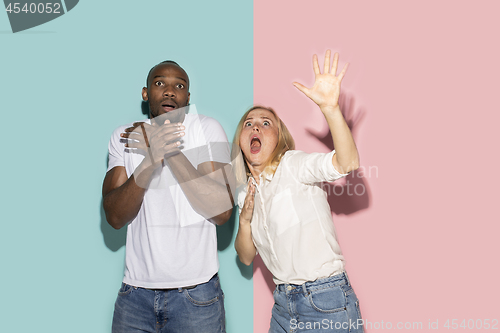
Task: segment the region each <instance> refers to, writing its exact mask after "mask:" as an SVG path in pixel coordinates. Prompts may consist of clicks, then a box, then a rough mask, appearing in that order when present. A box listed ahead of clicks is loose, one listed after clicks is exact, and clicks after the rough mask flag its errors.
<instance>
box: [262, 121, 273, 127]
mask: <svg viewBox="0 0 500 333" xmlns="http://www.w3.org/2000/svg"><path fill="white" fill-rule="evenodd" d="M262 124H263V125H264V126H269V125H271V124H270V123H269V122H268V121H264V122H263V123H262Z"/></svg>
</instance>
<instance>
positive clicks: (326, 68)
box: [323, 50, 337, 74]
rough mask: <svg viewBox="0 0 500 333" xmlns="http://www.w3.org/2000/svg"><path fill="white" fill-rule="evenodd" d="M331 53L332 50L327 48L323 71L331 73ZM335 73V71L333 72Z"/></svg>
mask: <svg viewBox="0 0 500 333" xmlns="http://www.w3.org/2000/svg"><path fill="white" fill-rule="evenodd" d="M330 54H331V51H330V50H326V54H325V63H324V65H323V73H325V74H326V73H330ZM335 55H337V53H335ZM333 61H335V57H334V58H333ZM333 74H335V73H333Z"/></svg>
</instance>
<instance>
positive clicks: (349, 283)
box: [344, 271, 351, 286]
mask: <svg viewBox="0 0 500 333" xmlns="http://www.w3.org/2000/svg"><path fill="white" fill-rule="evenodd" d="M344 276H345V279H346V280H347V285H348V286H350V285H351V281H349V277H348V276H347V272H346V271H344Z"/></svg>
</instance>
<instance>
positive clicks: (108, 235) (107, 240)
mask: <svg viewBox="0 0 500 333" xmlns="http://www.w3.org/2000/svg"><path fill="white" fill-rule="evenodd" d="M107 169H108V156H107V155H106V169H105V170H107ZM103 179H104V175H103ZM102 202H103V199H102V198H101V204H100V205H99V211H100V213H101V232H102V238H103V241H104V244H105V245H106V247H107V248H108V249H110V250H111V251H113V252H116V251H118V250H119V249H120V248H121V247H122V246H124V245H125V241H126V239H127V228H126V227H123V228H121V229H120V230H116V229H114V228H113V227H112V226H110V225H109V223H108V221H107V220H106V213H105V212H104V208H103V206H102Z"/></svg>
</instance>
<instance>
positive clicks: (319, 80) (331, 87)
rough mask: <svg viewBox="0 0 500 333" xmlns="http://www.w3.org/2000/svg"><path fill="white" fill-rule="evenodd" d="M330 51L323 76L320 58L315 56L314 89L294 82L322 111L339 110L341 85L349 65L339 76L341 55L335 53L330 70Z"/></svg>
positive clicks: (346, 65) (328, 51)
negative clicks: (338, 68)
mask: <svg viewBox="0 0 500 333" xmlns="http://www.w3.org/2000/svg"><path fill="white" fill-rule="evenodd" d="M330 55H331V52H330V50H327V51H326V55H325V64H324V69H323V74H321V72H320V69H319V64H318V56H317V55H314V56H313V69H314V74H315V77H316V78H315V81H314V85H313V86H312V88H307V87H305V86H304V85H302V84H300V83H298V82H293V85H294V86H295V87H296V88H297V89H299V90H300V91H302V92H303V93H304V94H305V95H306V96H307V97H309V98H310V99H312V100H313V101H314V103H316V104H318V106H319V107H320V108H321V110H324V109H329V108H337V107H338V105H339V96H340V83H341V82H342V79H343V78H344V75H345V73H346V71H347V67H348V66H349V64H348V63H347V64H345V66H344V69H342V72H340V74H339V75H338V76H336V73H337V65H338V61H339V54H338V53H335V55H334V56H333V64H332V67H331V68H330Z"/></svg>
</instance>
